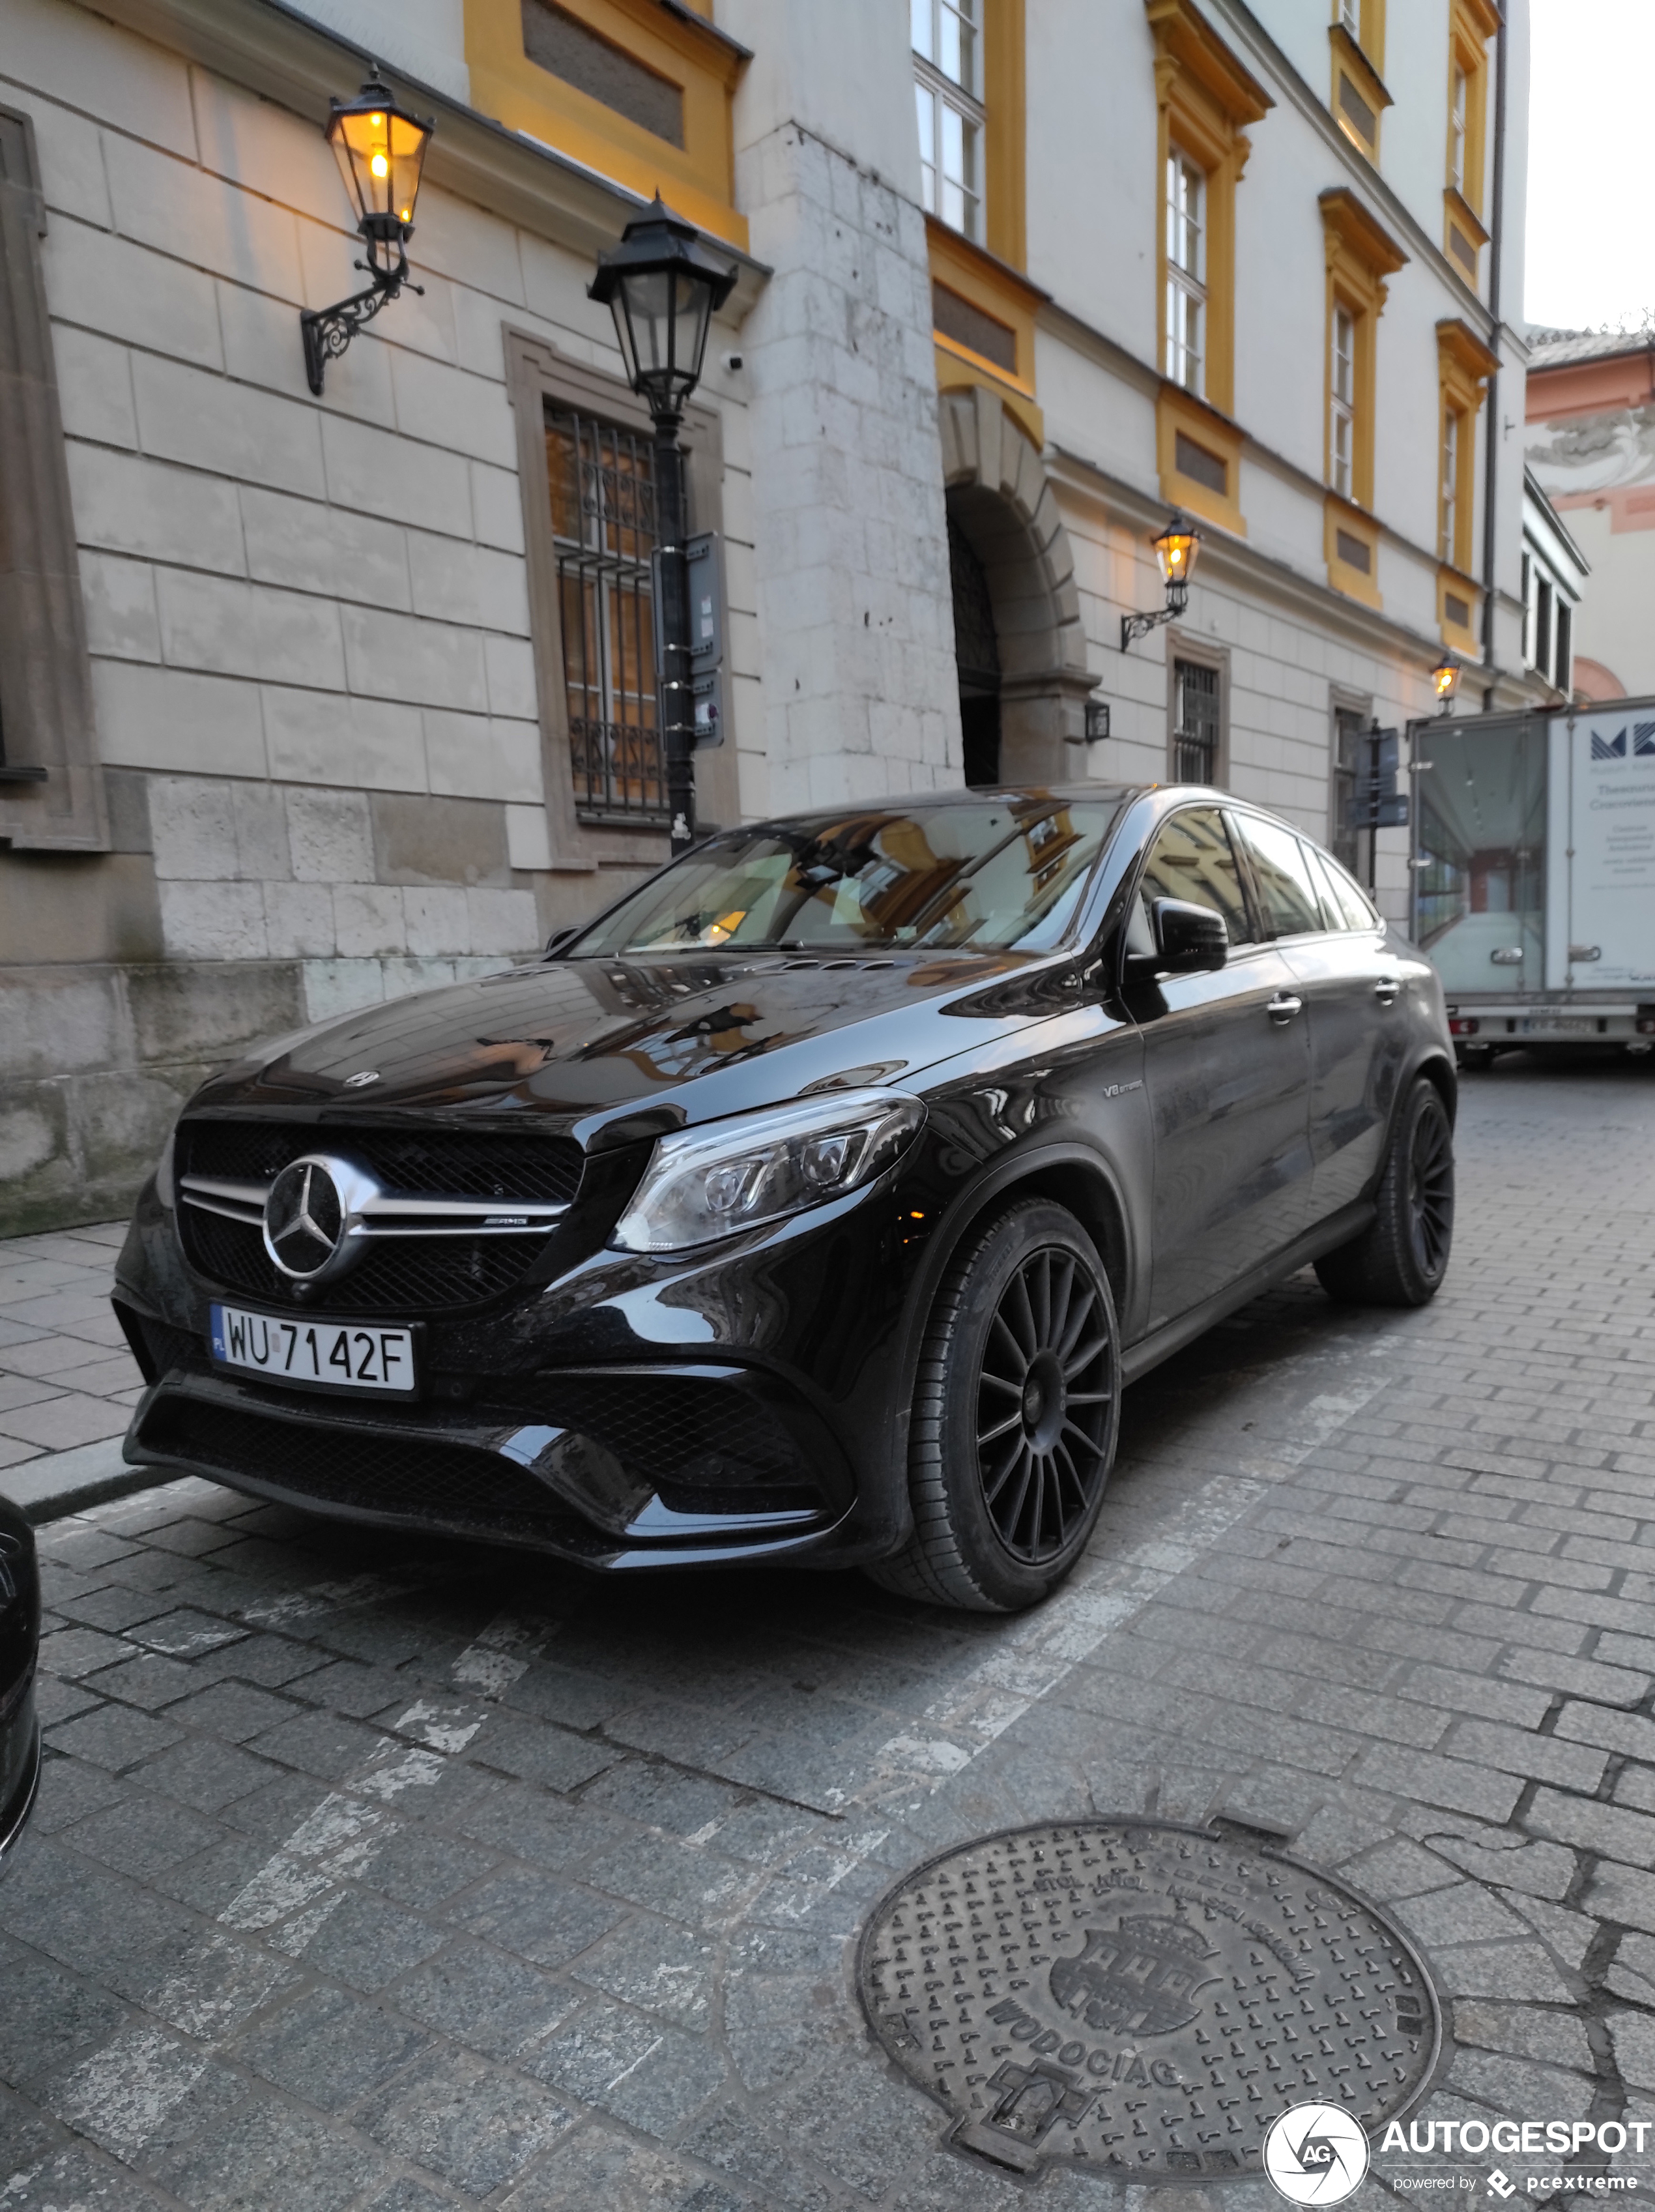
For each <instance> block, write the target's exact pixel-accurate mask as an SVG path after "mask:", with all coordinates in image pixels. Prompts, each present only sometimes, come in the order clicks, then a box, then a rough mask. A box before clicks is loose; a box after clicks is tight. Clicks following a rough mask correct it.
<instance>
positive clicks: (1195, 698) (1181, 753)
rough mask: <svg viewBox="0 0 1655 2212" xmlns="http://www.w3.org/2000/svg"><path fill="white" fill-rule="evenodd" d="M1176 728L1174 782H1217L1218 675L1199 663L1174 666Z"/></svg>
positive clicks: (1186, 662)
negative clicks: (1176, 704)
mask: <svg viewBox="0 0 1655 2212" xmlns="http://www.w3.org/2000/svg"><path fill="white" fill-rule="evenodd" d="M1173 680H1174V682H1175V684H1176V686H1177V698H1178V726H1177V728H1176V729H1175V730H1174V731H1173V782H1174V783H1216V782H1217V781H1218V671H1217V670H1216V669H1215V668H1209V667H1207V666H1206V665H1204V664H1203V662H1201V661H1198V660H1179V661H1177V662H1175V663H1174V664H1173Z"/></svg>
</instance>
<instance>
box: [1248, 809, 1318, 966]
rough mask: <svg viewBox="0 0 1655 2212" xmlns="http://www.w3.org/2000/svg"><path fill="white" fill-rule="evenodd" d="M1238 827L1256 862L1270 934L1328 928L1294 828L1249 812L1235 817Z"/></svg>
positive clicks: (1290, 934) (1300, 933)
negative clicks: (1266, 820)
mask: <svg viewBox="0 0 1655 2212" xmlns="http://www.w3.org/2000/svg"><path fill="white" fill-rule="evenodd" d="M1235 828H1236V830H1237V832H1238V833H1239V835H1240V838H1241V842H1242V843H1243V844H1244V845H1245V846H1246V848H1247V856H1248V858H1249V859H1250V860H1251V861H1252V879H1253V882H1254V883H1255V884H1257V886H1258V897H1259V902H1260V903H1261V904H1262V906H1263V908H1264V927H1266V929H1268V930H1269V932H1270V935H1271V936H1272V937H1303V936H1305V935H1306V934H1307V933H1309V932H1311V931H1312V930H1315V931H1319V930H1322V929H1325V927H1327V925H1326V923H1325V921H1323V920H1322V902H1321V899H1320V897H1319V896H1318V893H1317V890H1316V885H1315V884H1314V883H1313V882H1312V878H1311V873H1310V868H1309V866H1308V863H1307V862H1306V857H1305V850H1304V848H1303V846H1301V845H1300V842H1299V840H1298V839H1297V838H1296V837H1295V836H1294V834H1293V832H1292V830H1291V829H1282V827H1281V826H1280V824H1279V823H1275V822H1260V821H1258V819H1256V817H1253V816H1252V815H1246V814H1243V815H1239V816H1237V817H1235Z"/></svg>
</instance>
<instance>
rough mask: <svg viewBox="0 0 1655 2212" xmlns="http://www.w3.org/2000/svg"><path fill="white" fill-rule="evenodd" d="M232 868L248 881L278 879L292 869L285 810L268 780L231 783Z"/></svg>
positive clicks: (279, 794) (280, 794)
mask: <svg viewBox="0 0 1655 2212" xmlns="http://www.w3.org/2000/svg"><path fill="white" fill-rule="evenodd" d="M230 804H231V805H232V807H233V810H234V813H235V849H236V872H237V874H238V875H239V876H242V877H245V878H248V879H249V880H251V881H252V882H262V881H276V882H280V881H281V880H282V878H283V877H285V876H288V875H290V874H291V873H292V865H291V860H290V857H289V854H288V813H287V807H286V805H285V804H284V801H283V798H282V793H281V792H280V791H278V790H276V788H275V787H274V786H273V785H271V784H268V783H233V784H232V785H231V786H230Z"/></svg>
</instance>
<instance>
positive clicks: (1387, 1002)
mask: <svg viewBox="0 0 1655 2212" xmlns="http://www.w3.org/2000/svg"><path fill="white" fill-rule="evenodd" d="M1401 988H1402V985H1401V984H1400V983H1399V982H1398V981H1397V979H1396V977H1395V976H1394V975H1381V976H1380V978H1379V981H1378V982H1377V983H1376V984H1375V985H1374V986H1373V996H1374V997H1375V998H1376V999H1377V1000H1379V1004H1380V1005H1381V1006H1395V1005H1396V1003H1397V992H1398V991H1400V990H1401Z"/></svg>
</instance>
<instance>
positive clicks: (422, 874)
mask: <svg viewBox="0 0 1655 2212" xmlns="http://www.w3.org/2000/svg"><path fill="white" fill-rule="evenodd" d="M369 811H370V814H371V817H372V819H373V849H374V853H375V855H376V866H375V867H374V871H373V873H374V878H375V880H376V881H378V882H379V883H382V884H488V885H489V886H490V887H492V888H493V889H494V890H509V889H510V888H511V884H512V868H513V866H522V865H524V863H521V862H517V861H514V860H512V856H511V853H510V851H509V849H508V843H507V830H506V817H508V816H509V815H512V814H514V813H529V814H537V815H538V816H539V817H540V818H541V821H542V823H544V821H545V813H546V810H545V808H544V807H543V806H542V807H518V808H512V807H506V806H501V805H499V804H497V803H496V802H495V801H493V800H489V799H438V798H427V797H425V796H423V795H421V797H419V798H414V797H412V796H409V795H408V794H405V793H388V792H387V793H375V794H374V796H373V799H370V801H369ZM539 865H540V866H542V867H549V866H550V865H551V862H550V860H549V859H547V860H543V861H541V862H540V863H539Z"/></svg>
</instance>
